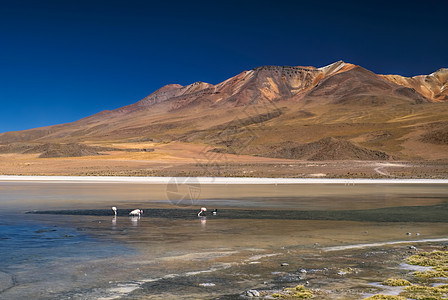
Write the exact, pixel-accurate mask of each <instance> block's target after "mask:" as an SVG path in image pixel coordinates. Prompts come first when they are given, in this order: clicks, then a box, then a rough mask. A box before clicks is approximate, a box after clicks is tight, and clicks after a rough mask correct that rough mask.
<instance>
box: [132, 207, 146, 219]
mask: <svg viewBox="0 0 448 300" xmlns="http://www.w3.org/2000/svg"><path fill="white" fill-rule="evenodd" d="M141 214H143V210H141V209H138V208H137V209H134V210H133V211H131V212H130V213H129V215H130V216H139V217H140V215H141Z"/></svg>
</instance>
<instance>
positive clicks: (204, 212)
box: [198, 207, 207, 217]
mask: <svg viewBox="0 0 448 300" xmlns="http://www.w3.org/2000/svg"><path fill="white" fill-rule="evenodd" d="M206 211H207V208H206V207H201V211H200V212H198V217H202V216H205V214H206Z"/></svg>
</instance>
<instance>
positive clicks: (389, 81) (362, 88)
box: [0, 61, 448, 159]
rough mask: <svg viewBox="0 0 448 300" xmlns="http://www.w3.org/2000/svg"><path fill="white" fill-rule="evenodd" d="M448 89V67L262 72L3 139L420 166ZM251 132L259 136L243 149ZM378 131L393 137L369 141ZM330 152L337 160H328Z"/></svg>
mask: <svg viewBox="0 0 448 300" xmlns="http://www.w3.org/2000/svg"><path fill="white" fill-rule="evenodd" d="M447 81H448V69H446V68H441V69H439V70H437V71H435V72H433V73H432V74H429V75H419V76H414V77H403V76H399V75H377V74H375V73H373V72H371V71H369V70H367V69H365V68H363V67H361V66H357V65H354V64H350V63H345V62H343V61H337V62H335V63H332V64H330V65H327V66H323V67H320V68H316V67H312V66H308V67H301V66H296V67H291V66H261V67H257V68H254V69H252V70H248V71H243V72H241V73H239V74H237V75H235V76H233V77H231V78H228V79H227V80H224V81H223V82H220V83H218V84H215V85H214V84H210V83H205V82H200V81H198V82H195V83H192V84H189V85H185V86H182V85H180V84H168V85H165V86H163V87H161V88H159V89H158V90H156V91H154V92H153V93H151V94H149V95H148V96H146V97H145V98H143V99H141V100H140V101H137V102H135V103H132V104H129V105H127V106H124V107H120V108H117V109H114V110H106V111H101V112H99V113H97V114H94V115H91V116H88V117H85V118H83V119H80V120H78V121H75V122H71V123H66V124H59V125H53V126H47V127H41V128H35V129H29V130H25V131H17V132H6V133H2V134H0V144H10V143H89V142H104V141H119V142H126V141H132V140H155V141H160V142H172V141H187V142H188V143H205V144H209V145H211V146H217V147H222V146H223V145H228V146H226V147H232V149H233V150H232V151H233V152H235V150H234V149H235V147H236V145H238V143H239V144H240V146H237V147H239V148H241V149H240V150H238V151H237V152H238V153H241V154H247V155H265V154H266V153H270V152H269V151H271V152H272V153H280V154H281V153H288V151H289V150H288V149H286V148H285V149H283V150H282V149H277V148H276V147H282V146H281V142H282V141H292V142H293V143H294V145H296V146H295V147H299V146H297V145H307V144H310V143H313V142H318V141H325V142H326V144H328V145H327V146H326V148H324V149H327V148H328V147H330V148H331V147H333V146H334V147H339V148H340V149H352V150H350V151H352V152H353V153H354V154H353V158H354V159H356V157H357V156H359V157H361V159H366V158H367V157H369V155H364V154H365V153H371V154H372V155H371V157H375V158H376V157H378V158H384V159H389V158H392V157H393V158H412V159H414V158H424V157H426V156H427V154H425V153H424V152H419V151H420V150H419V151H417V150H413V149H412V147H416V148H418V147H422V146H421V145H422V143H423V144H424V145H426V146H428V145H432V144H431V143H433V144H434V145H435V144H437V145H440V144H441V143H442V145H443V142H440V141H445V140H446V139H445V137H444V134H445V131H446V129H445V128H446V125H447V124H448V121H445V120H447V119H448V118H446V117H447V115H446V113H447V111H448V108H447V107H448V101H445V100H448V88H447ZM254 120H255V121H254ZM428 124H429V125H428ZM431 124H433V125H431ZM263 130H264V132H263ZM428 130H431V132H434V133H430V132H429V131H428ZM249 132H250V134H253V135H254V136H255V138H254V139H253V141H252V142H251V143H250V144H249V145H247V146H246V143H245V142H243V141H244V138H245V136H247V135H249ZM381 132H387V135H385V136H386V137H387V138H385V139H383V140H377V139H373V140H369V137H371V136H377V135H380V136H381V135H382V133H381ZM425 134H426V135H428V134H429V135H431V134H432V135H431V136H435V137H437V138H424V136H425ZM223 135H227V136H226V137H223ZM326 138H336V139H337V141H338V142H337V143H336V142H329V141H330V140H326ZM331 141H332V140H331ZM345 141H347V143H346V142H345ZM410 141H412V143H414V144H415V145H417V146H418V147H417V146H415V145H414V144H412V143H411V142H410ZM432 141H436V142H432ZM408 144H411V146H409V145H408ZM241 145H245V146H244V147H242V146H241ZM278 145H280V146H278ZM310 145H314V144H310ZM284 146H285V147H286V146H288V145H284ZM288 147H289V146H288ZM300 147H301V146H300ZM303 147H311V146H303ZM409 147H410V148H409ZM430 147H431V149H436V148H437V147H435V146H430ZM272 148H275V149H274V150H272ZM311 148H312V147H311ZM297 149H298V148H297ZM300 149H302V148H300ZM304 149H305V148H304ZM437 149H438V148H437ZM440 149H441V150H440ZM440 149H439V150H437V151H442V152H443V151H444V150H443V149H442V148H440ZM268 150H269V151H268ZM220 151H223V153H225V152H228V150H226V149H221V150H220ZM371 151H373V152H371ZM375 151H376V152H375ZM325 152H328V153H329V152H331V151H329V150H328V151H327V150H325V151H323V153H325ZM334 153H340V152H333V156H332V157H336V156H337V155H336V154H334ZM360 153H364V154H363V155H361V154H360ZM378 153H381V155H378ZM422 153H423V154H422ZM442 156H443V157H444V155H442ZM309 157H311V156H309ZM319 157H321V158H324V157H325V155H321V156H319ZM329 157H330V156H329ZM331 159H334V158H331Z"/></svg>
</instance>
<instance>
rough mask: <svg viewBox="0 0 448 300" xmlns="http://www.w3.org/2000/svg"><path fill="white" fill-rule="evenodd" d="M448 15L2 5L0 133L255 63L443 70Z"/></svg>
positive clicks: (101, 0) (396, 4) (336, 4)
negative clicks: (339, 61) (170, 84)
mask: <svg viewBox="0 0 448 300" xmlns="http://www.w3.org/2000/svg"><path fill="white" fill-rule="evenodd" d="M447 12H448V1H446V0H443V1H431V0H426V1H412V0H409V1H393V0H390V1H359V0H358V1H313V0H308V1H306V2H304V1H299V0H297V1H282V0H275V1H274V0H273V1H263V0H258V1H244V0H240V1H232V0H226V1H219V2H218V1H211V0H209V1H194V0H190V1H160V0H159V1H150V0H146V1H144V0H87V1H86V0H76V1H72V0H34V1H31V0H28V1H26V0H9V1H6V0H0V38H1V44H0V101H1V107H0V132H5V131H12V130H22V129H29V128H34V127H40V126H46V125H53V124H59V123H65V122H72V121H75V120H78V119H80V118H83V117H86V116H88V115H92V114H94V113H96V112H99V111H101V110H105V109H115V108H118V107H121V106H124V105H128V104H131V103H134V102H137V101H138V100H140V99H141V98H144V97H145V96H147V95H148V94H150V93H151V92H153V91H154V90H156V89H158V88H159V87H161V86H163V85H165V84H169V83H179V84H182V85H186V84H190V83H193V82H195V81H205V82H209V83H212V84H216V83H219V82H221V81H223V80H225V79H227V78H229V77H231V76H234V75H236V74H238V73H240V72H242V71H244V70H248V69H252V68H255V67H257V66H261V65H292V66H297V65H300V66H305V65H310V66H316V67H320V66H324V65H327V64H330V63H332V62H334V61H337V60H344V61H346V62H351V63H354V64H358V65H361V66H363V67H365V68H367V69H370V70H372V71H373V72H375V73H381V74H401V75H405V76H414V75H419V74H429V73H432V72H433V71H436V70H437V69H439V68H441V67H448V31H447V28H448V17H447V14H448V13H447Z"/></svg>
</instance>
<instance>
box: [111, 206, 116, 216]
mask: <svg viewBox="0 0 448 300" xmlns="http://www.w3.org/2000/svg"><path fill="white" fill-rule="evenodd" d="M112 210H113V211H114V215H115V216H116V215H117V208H116V207H115V206H112Z"/></svg>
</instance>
